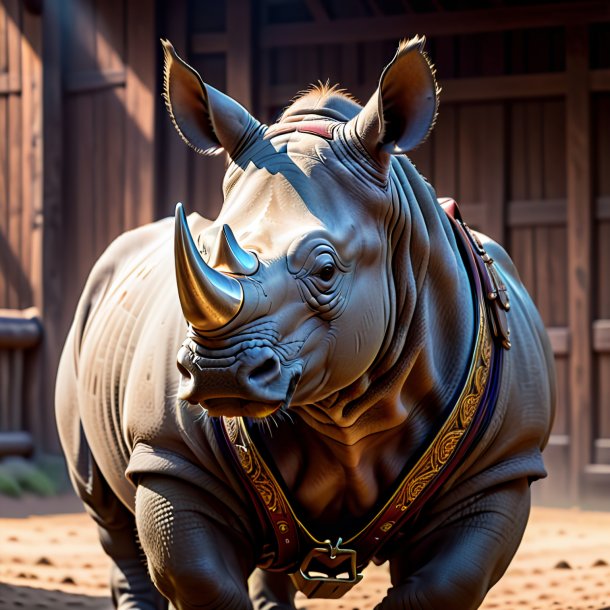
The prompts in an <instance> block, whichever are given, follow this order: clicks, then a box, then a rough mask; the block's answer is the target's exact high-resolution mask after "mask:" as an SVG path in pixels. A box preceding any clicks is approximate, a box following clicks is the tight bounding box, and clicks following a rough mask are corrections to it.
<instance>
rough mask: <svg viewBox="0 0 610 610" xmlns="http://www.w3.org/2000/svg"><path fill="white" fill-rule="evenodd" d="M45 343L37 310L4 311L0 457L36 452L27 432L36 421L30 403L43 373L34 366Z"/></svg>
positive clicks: (1, 325) (0, 329)
mask: <svg viewBox="0 0 610 610" xmlns="http://www.w3.org/2000/svg"><path fill="white" fill-rule="evenodd" d="M41 339H42V324H41V322H40V318H39V315H38V310H37V309H35V308H33V307H31V308H29V309H24V310H14V309H0V457H2V456H4V455H27V454H29V453H31V452H32V450H33V447H34V443H33V439H32V435H31V434H30V432H29V431H27V432H26V430H29V429H30V428H31V422H28V421H27V419H28V418H32V417H33V410H32V405H31V404H30V403H32V402H33V400H32V395H33V392H32V389H33V388H34V387H35V386H36V385H37V383H38V380H37V379H36V376H37V375H39V371H38V369H37V367H34V366H30V363H31V361H32V358H33V357H35V355H34V353H35V351H36V347H37V346H38V345H39V344H40V341H41ZM32 376H34V378H33V377H32Z"/></svg>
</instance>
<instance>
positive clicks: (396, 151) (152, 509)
mask: <svg viewBox="0 0 610 610" xmlns="http://www.w3.org/2000/svg"><path fill="white" fill-rule="evenodd" d="M164 50H165V54H166V64H165V98H166V103H167V106H168V110H169V112H170V116H171V118H172V120H173V122H174V124H175V126H176V128H177V130H178V132H179V134H180V135H181V137H182V138H183V139H184V140H185V141H186V142H187V143H188V144H189V145H190V146H191V147H192V148H194V149H195V150H196V151H197V152H199V153H201V154H214V153H216V152H219V151H220V152H222V151H224V152H225V153H227V154H228V156H229V165H228V168H227V173H226V176H225V180H224V183H223V191H224V197H225V203H224V206H223V208H222V210H221V212H220V215H219V217H218V218H217V219H216V220H215V221H213V222H212V221H209V220H207V219H205V218H203V217H201V216H199V215H198V214H196V213H194V214H191V215H189V216H188V217H186V216H184V215H183V212H182V209H181V208H178V212H177V216H176V221H175V222H174V221H173V220H172V219H165V220H161V221H159V222H157V223H154V224H151V225H147V226H145V227H142V228H139V229H136V230H134V231H131V232H129V233H126V234H124V235H122V236H121V237H119V238H118V239H117V240H116V241H115V242H113V243H112V244H111V245H110V246H109V248H108V249H107V251H106V252H105V253H104V254H103V255H102V257H101V258H100V259H99V261H98V262H97V263H96V265H95V267H94V269H93V270H92V272H91V275H90V277H89V280H88V282H87V285H86V287H85V290H84V292H83V295H82V297H81V300H80V302H79V305H78V308H77V311H76V314H75V318H74V322H73V325H72V328H71V330H70V334H69V336H68V339H67V341H66V345H65V348H64V352H63V355H62V360H61V363H60V368H59V373H58V381H57V392H56V404H57V421H58V428H59V432H60V438H61V442H62V445H63V448H64V452H65V454H66V459H67V462H68V466H69V471H70V476H71V478H72V482H73V484H74V487H75V489H76V491H77V493H78V494H79V496H80V497H81V498H82V500H83V502H84V503H85V506H86V508H87V510H88V512H89V513H90V514H91V516H92V518H93V519H95V521H96V522H97V524H98V527H99V532H100V540H101V543H102V546H103V548H104V550H105V551H106V552H107V553H108V555H109V556H110V557H111V558H112V560H113V572H112V578H111V586H112V591H113V600H114V603H115V606H116V607H117V608H120V609H121V610H127V609H133V608H139V609H146V610H152V609H158V608H166V607H168V606H167V604H168V603H169V604H170V606H169V607H173V608H176V609H178V610H187V609H195V608H197V609H199V608H216V609H219V610H225V609H232V610H233V609H234V610H241V609H244V610H246V609H250V608H254V609H256V610H274V609H275V610H280V609H288V608H294V601H293V600H294V594H295V589H294V586H293V585H292V582H291V581H290V579H289V577H288V576H287V575H286V574H281V573H274V572H265V571H263V570H261V569H259V568H257V567H256V566H257V564H258V563H259V561H260V553H261V524H260V523H259V522H258V519H257V517H256V512H255V510H254V508H253V506H252V501H251V499H250V497H249V496H248V493H247V491H246V490H245V489H244V486H243V483H242V481H241V479H240V478H239V476H238V474H237V473H236V471H235V468H234V465H233V464H232V462H231V459H230V457H229V455H228V454H227V452H226V450H224V449H223V447H222V446H220V445H219V442H218V440H217V438H216V436H215V434H214V431H213V428H212V422H213V419H214V418H215V417H219V416H243V417H248V418H250V419H251V420H252V421H253V422H255V425H256V426H258V428H257V429H258V434H257V438H258V441H257V442H260V443H261V444H262V445H263V446H264V447H262V448H263V449H264V452H265V454H266V455H268V456H269V459H270V460H272V462H273V463H274V468H275V469H276V471H277V473H278V476H279V477H280V478H281V480H282V484H283V486H284V489H285V490H287V493H288V494H289V497H290V500H291V502H292V503H293V505H294V507H295V510H296V511H297V512H298V515H299V518H301V519H302V520H303V522H305V523H306V524H307V527H308V528H310V530H311V531H313V532H315V533H316V535H317V536H318V537H320V538H321V539H323V538H324V537H329V538H332V539H336V538H337V537H338V536H343V537H344V538H345V537H347V536H346V535H345V534H344V530H345V528H347V529H350V528H352V529H351V530H350V531H352V530H353V529H356V528H358V526H359V525H362V524H363V523H366V522H367V521H368V520H369V519H370V518H371V516H372V514H373V513H374V512H375V510H376V507H378V506H379V505H380V504H382V503H383V502H385V500H386V499H387V498H388V497H389V496H390V495H391V494H392V493H393V491H394V490H395V488H396V485H397V481H399V480H400V478H401V475H403V474H404V469H405V465H406V464H407V463H409V461H410V460H412V459H413V458H414V457H416V456H417V455H418V454H419V453H420V452H421V450H422V449H421V447H422V444H423V443H424V441H425V440H426V439H429V438H430V437H431V436H433V435H434V433H435V431H436V430H437V429H438V427H439V425H440V423H442V421H443V417H444V416H445V415H446V413H447V409H448V408H451V407H452V406H453V404H454V402H455V400H456V397H457V396H458V395H459V393H460V392H461V390H462V386H463V384H464V378H465V374H466V372H467V370H468V368H469V366H470V363H471V359H472V353H473V348H474V339H475V333H476V309H475V307H476V304H475V301H474V297H473V292H472V280H471V278H470V275H469V271H468V270H467V266H466V264H465V262H464V260H463V256H462V253H461V252H460V250H459V248H458V245H457V242H456V238H455V236H454V233H453V229H452V227H451V225H450V222H449V220H448V219H447V217H446V216H445V213H444V212H443V211H442V209H441V208H440V206H439V205H438V202H437V200H436V194H435V192H434V189H433V187H432V186H431V185H430V184H428V182H427V181H426V180H425V179H424V178H423V177H422V176H421V175H420V174H419V172H418V171H417V169H416V168H415V167H414V166H413V165H412V164H411V162H410V161H409V160H408V158H407V156H406V155H405V154H404V153H406V152H408V151H409V150H411V149H412V148H414V147H415V146H417V145H418V144H419V143H420V142H421V141H422V140H423V139H424V138H425V137H426V135H427V134H428V132H429V130H430V129H431V128H432V127H433V124H434V121H435V117H436V111H437V103H438V102H437V93H438V92H437V87H436V83H435V80H434V75H433V69H432V67H431V66H430V64H429V62H428V60H427V58H426V56H425V54H424V53H423V40H422V39H413V40H411V41H408V42H405V43H403V44H401V46H400V48H399V50H398V52H397V54H396V57H395V58H394V59H393V61H392V62H391V63H390V64H389V65H388V66H387V67H386V68H385V70H384V71H383V73H382V76H381V78H380V83H379V87H378V89H377V91H376V92H375V93H374V94H373V96H372V97H371V99H370V100H369V101H368V102H367V103H366V104H365V105H364V107H361V106H360V105H359V104H357V103H356V102H354V101H353V100H352V99H351V98H349V96H347V95H346V94H344V93H342V92H341V91H339V90H337V89H335V88H328V87H319V88H314V89H312V90H310V91H309V92H307V93H305V94H304V95H302V96H301V97H299V98H298V99H297V100H296V101H295V102H293V104H292V105H291V106H289V107H288V108H287V109H286V110H285V111H284V113H283V115H282V116H281V117H280V119H279V120H278V122H277V123H275V124H274V125H272V126H270V127H267V126H266V125H262V124H260V123H259V122H258V121H257V120H256V119H255V118H254V117H252V116H251V115H250V114H249V113H248V112H247V111H246V110H245V109H244V108H242V107H241V106H240V105H239V104H237V102H235V101H234V100H232V99H231V98H229V97H228V96H226V95H224V94H223V93H221V92H219V91H217V90H216V89H214V88H212V87H210V86H209V85H206V84H205V83H204V82H203V81H201V79H200V77H199V75H198V74H197V73H196V72H194V70H192V68H190V67H189V66H188V65H187V64H185V63H184V62H182V60H180V58H179V57H178V56H177V55H176V53H175V51H174V50H173V47H171V45H170V44H169V43H167V42H164ZM227 227H228V228H227ZM479 237H480V239H481V240H482V242H483V245H484V247H485V249H486V251H487V252H488V253H489V255H490V256H491V257H492V258H493V259H494V261H495V266H496V269H497V270H498V272H499V274H500V276H501V278H502V280H503V282H504V283H505V284H506V286H507V290H508V294H509V295H510V299H511V309H510V312H509V313H508V320H509V325H510V329H511V335H510V339H511V343H512V347H511V349H510V350H508V351H506V352H505V353H504V358H503V364H502V371H501V381H500V386H499V393H498V397H497V403H496V405H495V409H494V414H493V417H492V418H491V421H490V422H489V424H488V425H487V427H486V429H485V431H484V433H483V434H482V436H481V437H480V439H479V440H478V442H477V444H476V446H474V447H473V448H472V449H471V450H470V452H469V453H467V454H466V456H465V457H464V459H463V460H462V462H461V463H460V464H459V465H458V467H457V469H456V470H455V471H454V472H453V473H452V475H451V476H450V478H449V479H448V480H446V481H445V482H444V483H443V485H442V486H441V487H440V489H439V490H438V491H437V492H436V493H435V495H434V497H433V499H432V500H431V501H430V502H428V503H427V504H426V505H425V507H424V509H423V510H422V511H421V512H419V513H418V514H417V515H416V516H415V517H414V518H413V519H411V521H410V522H409V524H408V526H407V527H406V528H405V529H403V530H401V532H400V534H399V535H398V536H397V537H395V538H394V539H393V540H392V542H391V544H390V545H388V547H387V548H384V549H381V550H380V551H379V556H378V559H379V560H380V561H381V560H385V559H388V560H389V562H390V571H391V578H392V587H391V588H390V590H389V591H388V592H387V595H386V596H385V597H384V598H383V599H382V600H379V604H378V606H377V608H378V609H380V610H398V609H400V610H402V609H407V608H409V609H438V608H455V609H458V608H459V609H460V610H467V609H469V608H477V607H478V606H479V605H480V604H481V602H482V600H483V598H484V596H485V594H486V593H487V591H488V590H489V588H490V587H491V586H493V584H494V583H495V582H497V580H498V579H499V578H500V577H501V575H502V574H503V573H504V571H505V570H506V568H507V566H508V564H509V562H510V560H511V559H512V557H513V555H514V553H515V552H516V550H517V547H518V545H519V543H520V540H521V537H522V535H523V532H524V529H525V526H526V523H527V519H528V515H529V507H530V483H531V482H532V481H534V480H536V479H538V478H541V477H543V476H545V475H546V473H545V470H544V465H543V462H542V458H541V451H542V449H543V448H544V446H545V444H546V442H547V439H548V435H549V430H550V426H551V422H552V417H553V413H554V404H555V380H554V371H553V358H552V352H551V349H550V345H549V341H548V338H547V336H546V334H545V331H544V327H543V325H542V322H541V320H540V317H539V315H538V313H537V311H536V309H535V307H534V305H533V303H532V301H531V299H530V297H529V296H528V294H527V292H526V290H525V288H524V287H523V285H522V283H521V281H520V279H519V275H518V273H517V271H516V270H515V268H514V266H513V264H512V262H511V260H510V258H509V257H508V255H507V254H506V252H505V251H504V250H503V249H502V247H501V246H499V245H498V244H496V243H494V242H492V241H491V240H489V239H488V238H486V237H485V236H483V235H480V236H479ZM439 422H440V423H439ZM348 534H349V532H348ZM143 557H144V558H145V561H143ZM168 600H169V601H168Z"/></svg>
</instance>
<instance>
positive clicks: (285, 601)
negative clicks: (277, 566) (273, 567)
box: [250, 569, 296, 610]
mask: <svg viewBox="0 0 610 610" xmlns="http://www.w3.org/2000/svg"><path fill="white" fill-rule="evenodd" d="M295 594H296V589H295V586H294V585H293V584H292V580H291V579H290V577H289V576H287V575H286V574H277V573H274V572H266V571H264V570H260V569H256V570H254V572H253V573H252V576H251V577H250V599H251V600H252V604H253V606H254V610H294V609H295V605H294V596H295Z"/></svg>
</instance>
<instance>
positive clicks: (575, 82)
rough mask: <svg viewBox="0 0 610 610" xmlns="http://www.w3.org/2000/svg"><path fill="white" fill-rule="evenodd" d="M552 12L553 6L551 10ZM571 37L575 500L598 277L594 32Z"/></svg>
mask: <svg viewBox="0 0 610 610" xmlns="http://www.w3.org/2000/svg"><path fill="white" fill-rule="evenodd" d="M551 12H552V11H551ZM566 34H567V37H566V54H567V57H566V75H567V98H566V154H567V159H566V170H567V171H566V180H567V196H568V197H567V199H568V211H567V220H568V223H567V229H568V230H567V233H568V236H567V238H568V239H567V242H568V243H567V246H568V270H567V271H568V321H569V328H570V335H571V337H572V345H571V350H570V364H569V379H570V390H569V405H570V406H569V409H570V422H571V435H572V440H573V442H572V444H571V447H570V493H571V499H572V501H573V502H574V503H577V502H579V501H581V500H582V499H583V498H582V494H583V492H584V489H583V483H582V481H581V477H582V474H583V472H584V470H585V467H586V465H587V464H588V463H589V462H590V453H591V450H592V448H591V438H592V424H593V422H592V421H591V418H592V414H593V412H594V410H593V387H594V384H593V349H592V348H593V346H592V344H591V323H592V307H593V304H592V298H593V294H592V288H593V276H592V271H593V270H592V269H591V261H592V260H593V252H592V241H593V197H592V192H591V189H592V187H591V176H592V172H591V126H590V120H591V119H590V117H591V108H590V94H589V37H588V30H587V27H586V26H584V25H580V26H574V27H570V28H569V29H568V30H567V32H566Z"/></svg>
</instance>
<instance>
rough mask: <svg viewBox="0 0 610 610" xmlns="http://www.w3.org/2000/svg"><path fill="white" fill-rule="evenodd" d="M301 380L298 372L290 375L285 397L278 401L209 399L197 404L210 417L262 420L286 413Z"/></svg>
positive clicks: (231, 398)
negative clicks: (281, 412)
mask: <svg viewBox="0 0 610 610" xmlns="http://www.w3.org/2000/svg"><path fill="white" fill-rule="evenodd" d="M300 378H301V374H300V372H297V373H295V374H294V375H292V377H291V379H290V382H289V384H288V389H287V391H286V396H285V397H284V399H283V400H279V401H272V402H267V401H258V400H248V399H245V398H235V397H226V398H209V399H207V400H204V401H201V402H200V403H199V404H200V405H201V406H202V407H203V408H204V409H205V410H206V411H207V412H208V415H210V416H211V417H220V416H224V417H252V418H256V419H262V418H265V417H269V416H270V415H273V414H274V413H277V412H278V411H287V410H288V409H289V408H290V403H291V402H292V397H293V396H294V393H295V391H296V388H297V385H298V383H299V380H300Z"/></svg>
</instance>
